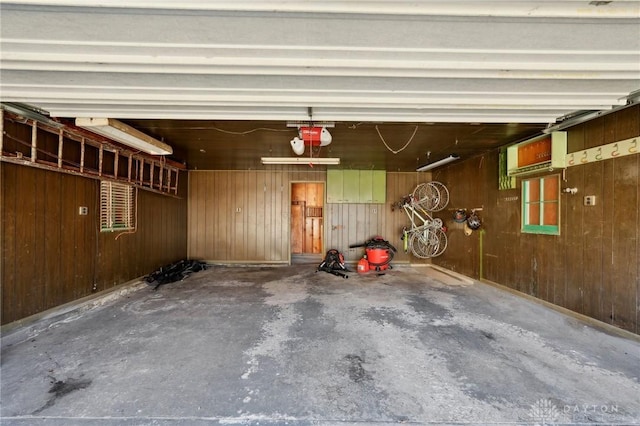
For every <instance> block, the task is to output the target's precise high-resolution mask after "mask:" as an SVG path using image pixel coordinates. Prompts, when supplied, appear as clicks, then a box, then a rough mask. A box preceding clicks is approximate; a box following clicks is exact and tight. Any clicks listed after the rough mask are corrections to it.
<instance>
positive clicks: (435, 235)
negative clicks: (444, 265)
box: [409, 229, 448, 259]
mask: <svg viewBox="0 0 640 426" xmlns="http://www.w3.org/2000/svg"><path fill="white" fill-rule="evenodd" d="M447 243H448V241H447V234H445V233H444V231H442V229H426V230H425V231H422V232H413V233H412V234H411V237H410V240H409V247H410V248H411V252H412V253H413V254H414V256H416V257H419V258H421V259H429V258H432V257H436V256H440V255H441V254H442V253H444V251H445V250H446V249H447Z"/></svg>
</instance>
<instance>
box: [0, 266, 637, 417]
mask: <svg viewBox="0 0 640 426" xmlns="http://www.w3.org/2000/svg"><path fill="white" fill-rule="evenodd" d="M429 271H431V269H430V268H415V269H413V268H411V267H397V268H396V269H394V270H393V271H390V272H389V273H387V274H385V275H383V276H376V275H375V274H372V275H368V276H358V275H357V274H355V273H352V274H351V276H350V277H349V279H342V278H339V277H336V276H333V275H330V274H326V273H322V272H320V273H314V268H313V267H311V266H310V267H304V266H300V265H298V266H295V267H293V266H292V267H222V266H216V267H213V268H212V269H209V270H207V271H204V272H200V273H198V274H195V275H192V276H191V277H190V278H188V279H187V280H185V281H183V282H180V283H174V284H169V285H166V286H163V287H160V289H159V290H158V291H153V290H152V289H151V288H150V287H147V286H144V285H143V286H142V287H141V288H140V289H138V290H136V291H134V292H131V293H129V294H128V295H126V296H123V297H121V298H120V299H116V300H113V301H111V302H108V303H105V304H103V305H102V306H99V307H96V308H94V309H91V310H86V311H84V312H75V313H74V312H71V313H69V314H67V315H66V316H64V317H63V318H61V319H59V320H57V321H54V322H51V323H50V324H49V325H48V326H47V327H45V328H44V329H43V330H41V331H39V332H38V331H34V330H37V327H31V328H30V329H29V330H26V329H24V330H22V331H18V332H16V333H14V334H12V335H10V336H5V337H6V339H3V340H4V341H5V342H10V343H6V344H3V348H2V369H1V373H2V376H1V392H2V393H1V397H2V407H1V415H2V419H1V420H2V424H3V425H40V424H42V425H45V424H46V425H75V424H79V425H86V424H92V425H93V424H96V425H139V424H144V425H146V424H151V425H168V424H179V425H204V424H227V423H233V424H238V423H241V424H293V425H299V424H303V425H306V424H351V423H354V424H355V423H357V424H370V423H378V424H386V423H421V424H422V423H438V424H441V423H444V424H451V423H458V424H459V423H472V424H493V423H509V424H533V423H538V424H543V423H546V424H549V423H611V424H638V423H639V422H640V397H639V395H640V383H639V380H640V344H639V343H637V342H636V341H633V340H628V339H624V338H622V337H617V336H614V335H610V334H606V333H604V332H601V331H598V330H596V329H593V328H591V327H589V326H586V325H584V324H583V323H580V322H578V321H577V320H575V319H572V318H569V317H566V316H564V315H562V314H560V313H558V312H556V311H553V310H550V309H548V308H545V307H543V306H541V305H539V304H536V303H533V302H531V301H528V300H525V299H522V298H520V297H518V296H515V295H513V294H510V293H507V292H504V291H502V290H499V289H496V288H493V287H490V286H487V285H486V284H482V283H479V282H473V283H472V284H467V283H465V282H464V281H461V280H458V279H456V278H453V277H451V276H448V275H445V274H441V273H438V272H429ZM20 333H22V336H23V337H25V336H27V335H28V337H29V338H28V339H22V341H20V340H21V339H20V338H19V337H20V336H21V334H20Z"/></svg>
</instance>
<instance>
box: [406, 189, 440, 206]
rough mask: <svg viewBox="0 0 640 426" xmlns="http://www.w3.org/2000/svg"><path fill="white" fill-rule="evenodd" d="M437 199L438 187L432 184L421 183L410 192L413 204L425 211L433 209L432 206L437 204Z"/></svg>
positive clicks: (438, 197) (438, 196)
mask: <svg viewBox="0 0 640 426" xmlns="http://www.w3.org/2000/svg"><path fill="white" fill-rule="evenodd" d="M439 199H440V194H439V192H438V188H437V187H436V186H434V185H429V183H421V184H420V185H418V186H416V187H415V189H414V190H413V192H412V193H411V200H412V204H413V206H414V207H419V208H422V209H424V210H427V211H433V207H436V206H437V205H438V200H439Z"/></svg>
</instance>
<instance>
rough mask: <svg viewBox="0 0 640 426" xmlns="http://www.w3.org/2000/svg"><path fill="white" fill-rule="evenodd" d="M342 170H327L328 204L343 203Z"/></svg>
mask: <svg viewBox="0 0 640 426" xmlns="http://www.w3.org/2000/svg"><path fill="white" fill-rule="evenodd" d="M342 182H343V174H342V170H327V203H342V202H343V201H342V200H343V199H344V196H343V194H344V189H343V183H342Z"/></svg>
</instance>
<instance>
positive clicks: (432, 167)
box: [416, 154, 460, 172]
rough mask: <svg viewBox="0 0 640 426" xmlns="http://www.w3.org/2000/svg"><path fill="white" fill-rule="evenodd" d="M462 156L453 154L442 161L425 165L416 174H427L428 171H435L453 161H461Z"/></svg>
mask: <svg viewBox="0 0 640 426" xmlns="http://www.w3.org/2000/svg"><path fill="white" fill-rule="evenodd" d="M459 158H460V156H458V155H456V154H451V155H450V156H448V157H446V158H443V159H442V160H438V161H434V162H433V163H429V164H425V165H424V166H420V167H418V168H417V169H416V172H426V171H427V170H431V169H435V168H436V167H440V166H444V165H445V164H448V163H450V162H452V161H455V160H457V159H459Z"/></svg>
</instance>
